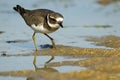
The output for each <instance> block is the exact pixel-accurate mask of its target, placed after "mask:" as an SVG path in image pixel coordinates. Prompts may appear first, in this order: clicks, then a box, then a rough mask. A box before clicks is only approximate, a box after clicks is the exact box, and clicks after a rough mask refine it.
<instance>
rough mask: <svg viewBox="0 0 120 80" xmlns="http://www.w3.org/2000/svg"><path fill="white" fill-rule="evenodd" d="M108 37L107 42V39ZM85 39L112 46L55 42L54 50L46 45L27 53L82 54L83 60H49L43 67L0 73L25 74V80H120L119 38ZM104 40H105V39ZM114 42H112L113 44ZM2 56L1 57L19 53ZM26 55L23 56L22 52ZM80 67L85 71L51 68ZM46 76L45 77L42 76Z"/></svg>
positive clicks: (74, 56) (72, 55) (77, 55)
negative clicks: (74, 44)
mask: <svg viewBox="0 0 120 80" xmlns="http://www.w3.org/2000/svg"><path fill="white" fill-rule="evenodd" d="M109 40H110V41H109ZM89 41H92V42H96V43H99V44H101V45H104V46H108V44H109V47H111V48H113V49H100V48H80V47H71V46H63V45H57V48H56V49H51V48H47V49H44V50H40V51H37V52H36V51H35V52H31V53H30V54H28V56H29V55H33V56H34V60H36V56H40V55H52V56H56V55H57V56H71V57H73V58H77V57H85V58H87V59H85V60H77V61H62V62H49V63H47V64H45V66H44V67H42V68H39V67H37V66H36V64H34V66H35V70H19V71H3V72H0V75H1V76H13V77H26V80H40V79H43V80H48V79H49V80H120V76H119V73H120V63H119V62H120V48H119V47H120V46H119V37H117V36H106V37H102V38H95V37H94V38H93V37H91V38H90V37H89ZM106 41H108V42H106ZM103 42H104V43H103ZM115 43H116V44H115ZM21 55H22V54H18V55H8V54H6V55H4V56H21ZM26 56H27V55H26ZM65 65H72V66H83V67H86V68H87V69H86V70H82V71H81V70H80V71H79V70H78V71H69V72H65V73H61V72H59V71H58V70H56V69H54V68H53V67H56V66H65ZM46 75H47V76H46Z"/></svg>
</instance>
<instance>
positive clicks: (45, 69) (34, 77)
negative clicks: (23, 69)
mask: <svg viewBox="0 0 120 80" xmlns="http://www.w3.org/2000/svg"><path fill="white" fill-rule="evenodd" d="M37 53H38V51H35V53H34V60H33V65H34V67H35V73H34V74H33V75H31V76H28V77H27V79H26V80H41V79H43V78H44V77H45V75H43V77H42V76H40V75H39V74H41V73H42V72H47V73H49V72H50V73H51V72H58V71H57V70H56V69H54V68H51V67H47V65H46V64H47V63H49V62H50V61H52V60H53V59H54V56H51V58H50V60H48V61H47V62H45V65H44V67H42V68H38V67H37V65H36V56H37Z"/></svg>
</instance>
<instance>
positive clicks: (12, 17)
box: [0, 0, 120, 80]
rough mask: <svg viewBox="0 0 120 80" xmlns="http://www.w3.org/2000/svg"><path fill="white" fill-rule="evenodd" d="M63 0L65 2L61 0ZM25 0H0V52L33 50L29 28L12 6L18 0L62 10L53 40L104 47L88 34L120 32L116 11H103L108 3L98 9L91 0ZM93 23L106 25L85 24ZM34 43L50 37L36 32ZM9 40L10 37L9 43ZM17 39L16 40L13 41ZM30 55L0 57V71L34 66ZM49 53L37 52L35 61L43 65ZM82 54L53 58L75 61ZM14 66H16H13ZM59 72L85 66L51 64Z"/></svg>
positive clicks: (16, 79) (29, 6)
mask: <svg viewBox="0 0 120 80" xmlns="http://www.w3.org/2000/svg"><path fill="white" fill-rule="evenodd" d="M64 1H65V2H64ZM64 1H63V2H61V3H60V2H59V0H58V1H57V0H55V1H54V2H53V1H52V0H31V1H29V0H25V1H20V0H17V1H12V0H1V2H0V24H1V25H0V32H4V33H1V34H0V55H1V54H27V53H31V52H32V51H33V50H34V45H33V41H32V39H31V37H32V34H33V31H32V30H31V29H30V28H29V27H28V26H27V25H26V24H25V22H24V20H23V19H22V18H21V16H20V15H19V14H18V13H16V12H15V11H14V10H13V9H12V7H13V6H15V5H16V4H19V5H21V6H23V7H25V8H27V9H36V8H48V9H52V10H54V11H58V12H60V13H62V14H63V15H64V17H65V19H64V23H63V25H64V28H63V29H61V28H60V29H59V30H58V31H56V32H55V33H52V34H50V35H51V36H52V37H53V38H54V39H55V42H56V44H62V45H69V46H77V47H83V48H104V49H107V48H108V47H105V46H96V45H94V44H92V42H89V41H86V38H87V37H89V36H97V37H99V36H106V35H116V36H120V35H119V32H120V27H119V26H120V24H119V21H120V18H119V16H120V14H119V12H118V13H113V14H110V15H106V13H107V12H109V11H110V10H111V6H110V7H107V8H105V9H103V10H101V11H99V9H100V8H101V6H100V5H98V4H95V0H89V1H86V0H71V1H67V0H64ZM95 25H110V26H111V27H108V28H103V27H100V28H96V27H85V26H95ZM36 39H37V46H38V47H39V49H41V48H40V45H44V44H50V40H49V39H48V38H47V37H45V36H44V35H42V34H37V35H36ZM9 41H13V42H11V43H9ZM14 41H17V42H14ZM33 58H34V56H17V57H16V56H11V57H2V56H1V57H0V71H11V70H13V71H15V70H16V71H17V70H28V69H30V70H34V65H33ZM49 58H50V56H46V55H44V56H38V57H37V65H38V67H43V66H44V63H45V62H46V61H47V59H49ZM80 59H84V58H73V57H70V58H69V56H68V58H67V56H66V57H63V56H56V57H55V59H54V60H53V62H59V61H60V62H62V61H75V60H80ZM16 66H17V67H16ZM53 68H54V69H56V70H58V71H59V72H68V71H77V70H84V69H86V68H85V67H80V66H71V65H65V66H57V67H53ZM6 79H9V80H13V79H14V80H25V78H24V77H23V78H22V77H20V78H19V77H9V76H8V77H6V76H5V77H3V76H0V80H6Z"/></svg>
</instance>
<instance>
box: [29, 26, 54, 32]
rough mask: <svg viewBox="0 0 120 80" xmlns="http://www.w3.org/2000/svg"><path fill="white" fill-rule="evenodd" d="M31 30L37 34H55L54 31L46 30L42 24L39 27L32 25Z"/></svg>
mask: <svg viewBox="0 0 120 80" xmlns="http://www.w3.org/2000/svg"><path fill="white" fill-rule="evenodd" d="M31 28H32V29H33V30H34V31H35V32H37V33H52V32H54V31H51V30H48V29H46V28H44V26H43V25H41V24H39V25H37V26H36V25H35V24H32V25H31Z"/></svg>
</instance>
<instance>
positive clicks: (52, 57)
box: [44, 56, 55, 67]
mask: <svg viewBox="0 0 120 80" xmlns="http://www.w3.org/2000/svg"><path fill="white" fill-rule="evenodd" d="M54 58H55V57H54V56H51V58H50V59H49V60H48V61H47V62H45V65H44V67H47V64H48V63H49V62H51V61H52V60H53V59H54Z"/></svg>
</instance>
